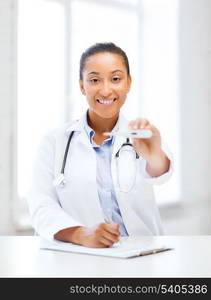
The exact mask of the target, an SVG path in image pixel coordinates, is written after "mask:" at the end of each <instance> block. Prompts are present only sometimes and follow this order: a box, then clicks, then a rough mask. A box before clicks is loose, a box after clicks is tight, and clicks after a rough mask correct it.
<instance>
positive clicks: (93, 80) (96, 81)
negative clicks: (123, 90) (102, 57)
mask: <svg viewBox="0 0 211 300" xmlns="http://www.w3.org/2000/svg"><path fill="white" fill-rule="evenodd" d="M99 81H100V80H99V79H98V78H91V79H89V82H91V83H98V82H99Z"/></svg>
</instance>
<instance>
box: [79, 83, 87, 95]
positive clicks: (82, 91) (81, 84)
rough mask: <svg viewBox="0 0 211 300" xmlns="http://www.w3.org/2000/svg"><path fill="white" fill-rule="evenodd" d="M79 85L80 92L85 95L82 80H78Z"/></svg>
mask: <svg viewBox="0 0 211 300" xmlns="http://www.w3.org/2000/svg"><path fill="white" fill-rule="evenodd" d="M79 86H80V90H81V93H82V94H83V95H86V92H85V89H84V84H83V80H81V79H80V80H79Z"/></svg>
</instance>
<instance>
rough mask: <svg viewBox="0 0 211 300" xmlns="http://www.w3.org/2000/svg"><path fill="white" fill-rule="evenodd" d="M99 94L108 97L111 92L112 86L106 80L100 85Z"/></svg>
mask: <svg viewBox="0 0 211 300" xmlns="http://www.w3.org/2000/svg"><path fill="white" fill-rule="evenodd" d="M100 94H101V96H102V97H104V98H106V97H108V96H109V95H110V94H112V87H111V84H110V83H109V82H107V81H104V82H103V83H102V86H101V88H100Z"/></svg>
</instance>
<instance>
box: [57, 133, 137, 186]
mask: <svg viewBox="0 0 211 300" xmlns="http://www.w3.org/2000/svg"><path fill="white" fill-rule="evenodd" d="M73 135H74V131H71V133H70V135H69V138H68V141H67V145H66V148H65V152H64V157H63V162H62V168H61V171H60V174H59V176H58V177H57V178H56V179H55V180H54V182H53V183H54V186H56V187H64V186H65V184H66V180H65V175H64V172H65V166H66V161H67V156H68V152H69V148H70V143H71V140H72V138H73ZM124 148H127V151H128V150H129V151H130V152H131V153H133V156H134V158H135V159H139V155H138V153H137V152H136V151H135V150H134V148H133V145H132V144H131V143H130V139H129V138H126V142H125V143H123V144H122V145H121V147H120V148H119V150H118V151H117V153H116V154H115V157H116V158H117V160H116V161H117V173H118V159H119V157H120V155H121V153H122V151H124ZM136 173H137V170H135V176H134V179H133V182H132V184H131V185H130V188H129V189H127V190H122V191H123V192H124V191H125V192H129V191H130V190H131V189H132V187H133V186H134V184H135V180H136ZM118 184H119V186H120V183H119V177H118Z"/></svg>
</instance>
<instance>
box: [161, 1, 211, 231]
mask: <svg viewBox="0 0 211 300" xmlns="http://www.w3.org/2000/svg"><path fill="white" fill-rule="evenodd" d="M179 24H180V29H179V43H180V49H179V50H180V58H179V69H180V72H179V77H180V78H179V79H180V112H181V114H180V121H181V123H180V127H181V136H182V139H181V157H182V166H181V171H182V174H181V186H182V203H183V204H181V205H180V206H179V207H177V208H175V207H172V209H170V208H168V209H164V208H163V209H162V210H161V213H162V216H163V220H164V227H165V229H166V233H167V234H210V233H211V1H210V0H200V1H199V0H180V20H179Z"/></svg>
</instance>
